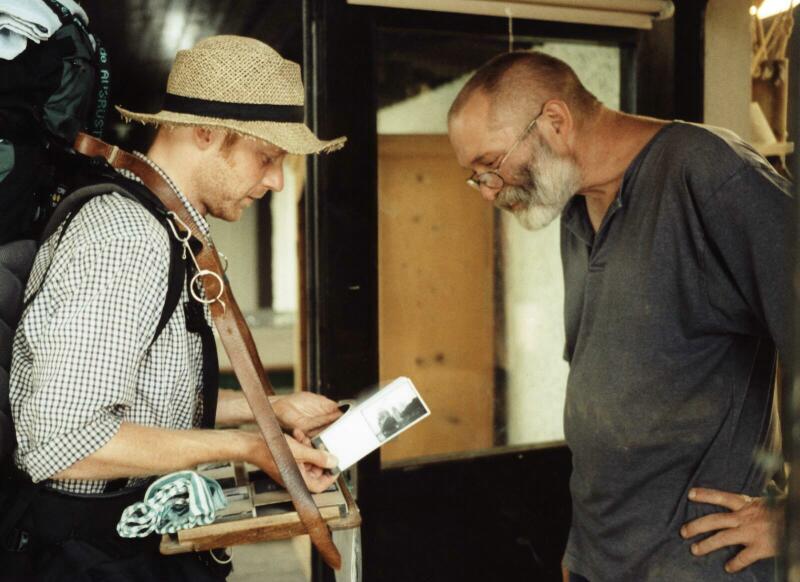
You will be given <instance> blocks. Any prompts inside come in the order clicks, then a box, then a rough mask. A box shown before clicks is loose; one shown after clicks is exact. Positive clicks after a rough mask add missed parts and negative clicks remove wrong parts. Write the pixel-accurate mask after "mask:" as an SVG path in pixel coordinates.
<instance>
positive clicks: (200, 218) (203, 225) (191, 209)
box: [133, 152, 211, 238]
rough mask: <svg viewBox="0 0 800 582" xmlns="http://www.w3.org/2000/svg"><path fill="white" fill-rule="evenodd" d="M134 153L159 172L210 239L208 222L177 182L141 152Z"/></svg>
mask: <svg viewBox="0 0 800 582" xmlns="http://www.w3.org/2000/svg"><path fill="white" fill-rule="evenodd" d="M133 153H134V155H135V156H136V157H137V158H139V159H140V160H142V161H143V162H145V163H146V164H147V165H149V166H150V167H151V168H153V169H154V170H155V171H156V172H158V174H159V175H160V176H161V177H162V178H164V181H165V182H166V183H167V184H168V185H169V187H170V188H172V191H173V192H175V194H176V195H177V196H178V199H179V200H180V201H181V203H182V204H183V206H184V208H186V211H187V212H188V213H189V216H191V217H192V219H193V220H194V221H195V223H196V224H197V226H198V228H200V232H202V233H203V235H204V236H205V237H206V238H209V237H210V235H211V229H210V228H209V226H208V222H207V221H206V219H205V218H203V216H202V215H201V214H200V213H199V212H198V211H197V209H196V208H195V207H194V206H192V203H191V202H189V199H188V198H186V196H185V195H184V194H183V192H181V190H180V188H178V186H177V185H176V184H175V182H173V181H172V179H171V178H170V177H169V176H168V175H167V173H166V172H165V171H164V170H162V169H161V167H160V166H159V165H158V164H156V163H155V162H154V161H153V160H151V159H150V158H148V157H147V156H146V155H144V154H143V153H141V152H133Z"/></svg>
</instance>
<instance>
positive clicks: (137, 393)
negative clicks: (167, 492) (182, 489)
mask: <svg viewBox="0 0 800 582" xmlns="http://www.w3.org/2000/svg"><path fill="white" fill-rule="evenodd" d="M138 155H139V156H140V157H141V158H142V159H144V160H145V161H147V162H148V163H149V164H150V165H151V166H153V167H154V168H155V169H156V170H158V171H159V173H161V174H162V176H164V173H163V171H161V170H160V169H159V168H157V167H155V164H153V162H152V161H150V160H148V159H147V158H145V157H144V156H142V155H141V154H138ZM126 175H127V176H128V177H133V178H135V176H132V175H130V173H127V174H126ZM164 177H165V178H166V176H164ZM170 183H171V182H170ZM171 185H172V186H173V188H174V184H172V183H171ZM175 190H176V192H177V188H175ZM178 194H179V196H180V198H181V200H182V201H183V203H184V205H185V206H186V208H187V209H188V211H189V212H190V214H191V215H192V217H193V218H194V220H195V221H196V222H197V224H198V225H199V226H200V228H201V229H202V230H203V231H204V234H206V235H208V224H207V223H206V221H205V220H204V219H203V218H202V217H201V216H200V215H199V214H198V213H197V211H196V210H195V209H194V208H193V207H192V206H191V204H190V203H189V202H188V200H187V199H186V198H185V197H184V196H183V195H182V194H181V193H180V192H178ZM58 235H59V232H56V234H55V235H53V236H52V237H51V238H50V239H49V240H48V241H47V242H46V243H45V244H44V245H42V248H41V249H40V250H39V253H38V254H37V256H36V260H35V262H34V266H33V270H32V272H31V277H30V280H29V282H28V286H27V289H26V291H25V295H26V300H27V299H28V297H29V296H30V295H31V294H32V293H34V292H35V291H36V290H37V289H39V291H38V294H37V295H36V296H35V298H34V300H33V301H32V302H31V304H30V305H29V307H28V308H27V310H26V311H25V313H24V315H23V318H22V321H21V322H20V325H19V327H18V329H17V333H16V336H15V338H14V347H13V356H12V365H11V379H10V398H11V408H12V412H13V416H14V422H15V427H16V431H17V442H18V448H17V451H16V453H15V461H16V463H17V466H18V467H20V468H21V469H23V470H24V471H25V472H27V473H28V474H29V475H30V476H31V478H32V479H33V480H34V481H35V482H39V481H42V480H48V479H50V478H51V477H52V476H53V475H55V474H56V473H58V472H60V471H62V470H64V469H66V468H67V467H69V466H71V465H72V464H73V463H75V462H76V461H78V460H80V459H83V458H84V457H87V456H88V455H90V454H92V453H93V452H95V451H96V450H97V449H99V448H100V447H102V446H103V445H104V444H106V443H107V442H108V441H109V440H110V439H111V438H112V437H113V436H114V435H115V434H116V433H117V431H118V429H119V426H120V424H121V423H122V422H123V421H124V422H131V423H136V424H141V425H147V426H157V427H162V428H174V429H189V428H192V427H196V426H199V423H200V419H201V417H202V398H201V394H202V379H203V375H202V351H201V340H200V337H199V336H198V335H197V334H190V333H189V332H187V330H186V318H185V315H184V310H183V309H182V307H181V306H182V305H183V303H184V302H186V301H190V300H191V299H190V298H189V296H188V293H187V291H186V286H185V285H184V289H183V293H182V296H181V300H180V302H179V303H178V307H177V308H176V309H175V311H174V313H173V314H172V317H171V318H170V319H169V321H168V322H167V325H166V327H165V328H164V329H163V331H162V332H161V334H160V335H159V337H158V338H157V339H156V340H155V342H152V340H153V336H154V333H155V329H156V326H157V323H158V320H159V318H160V317H161V312H162V310H163V308H164V302H165V298H166V293H167V287H168V271H169V258H170V243H169V239H168V238H167V237H168V234H167V230H166V229H165V227H164V225H162V224H160V223H159V222H158V221H157V220H156V219H155V218H154V217H153V215H152V214H151V213H150V212H149V211H148V210H146V209H145V208H144V207H142V206H141V205H140V204H138V203H137V202H134V201H132V200H129V199H128V198H124V197H122V196H120V195H119V194H109V195H105V196H99V197H97V198H94V199H92V200H91V201H90V202H88V203H87V204H86V205H85V206H84V207H83V209H82V210H81V211H80V212H78V214H77V215H76V216H75V218H74V219H73V221H72V223H71V224H70V225H69V227H68V229H67V231H66V234H65V235H64V237H63V239H62V240H61V242H60V243H59V244H58V246H57V248H54V247H55V246H56V245H55V241H56V240H57V239H58ZM48 265H49V269H48ZM45 274H46V278H45ZM43 279H44V282H42V280H43ZM40 286H41V288H40ZM206 317H207V318H208V310H207V309H206ZM151 342H152V345H151ZM137 482H138V480H135V479H131V480H130V481H129V485H134V484H136V483H137ZM47 486H48V487H52V488H55V489H60V490H66V491H69V492H73V493H99V492H102V491H103V490H104V488H105V486H106V481H81V480H65V481H48V483H47Z"/></svg>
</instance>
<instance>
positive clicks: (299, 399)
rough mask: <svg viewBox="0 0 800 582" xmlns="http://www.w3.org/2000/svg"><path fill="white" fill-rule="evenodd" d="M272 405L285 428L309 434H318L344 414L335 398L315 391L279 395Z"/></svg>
mask: <svg viewBox="0 0 800 582" xmlns="http://www.w3.org/2000/svg"><path fill="white" fill-rule="evenodd" d="M272 407H273V409H274V410H275V415H276V416H277V417H278V421H279V422H280V423H281V426H282V427H283V428H287V429H290V430H294V429H300V430H301V431H303V433H304V434H307V435H309V436H314V435H316V434H317V433H319V432H320V431H321V430H322V429H323V428H325V427H326V426H328V425H329V424H330V423H332V422H333V421H334V420H336V419H337V418H339V417H340V416H341V415H342V413H341V412H340V411H339V407H338V405H337V404H336V403H335V402H334V401H333V400H330V399H328V398H325V397H324V396H320V395H319V394H314V393H313V392H294V393H293V394H289V395H288V396H279V397H278V398H277V399H276V400H274V401H273V402H272Z"/></svg>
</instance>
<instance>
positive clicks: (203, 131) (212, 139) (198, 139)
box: [192, 127, 223, 151]
mask: <svg viewBox="0 0 800 582" xmlns="http://www.w3.org/2000/svg"><path fill="white" fill-rule="evenodd" d="M222 133H223V132H220V131H217V130H213V129H208V128H206V127H193V128H192V141H193V142H194V145H195V146H196V147H197V149H199V150H201V151H205V150H207V149H209V148H211V147H212V146H214V145H215V144H216V143H217V142H218V141H220V135H221V134H222Z"/></svg>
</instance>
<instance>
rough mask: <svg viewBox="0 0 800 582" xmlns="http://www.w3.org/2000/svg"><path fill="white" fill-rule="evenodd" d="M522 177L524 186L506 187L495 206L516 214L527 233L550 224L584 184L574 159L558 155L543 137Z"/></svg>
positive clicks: (499, 194) (500, 193)
mask: <svg viewBox="0 0 800 582" xmlns="http://www.w3.org/2000/svg"><path fill="white" fill-rule="evenodd" d="M523 175H524V176H525V181H524V186H506V187H504V188H503V189H502V190H500V192H499V193H498V194H497V199H496V200H495V206H497V207H498V208H501V209H502V210H507V211H509V212H511V213H513V214H514V216H516V217H517V220H519V223H520V224H521V225H522V226H523V228H526V229H527V230H539V229H541V228H544V227H545V226H547V225H548V224H550V223H551V222H552V221H553V219H555V218H556V217H557V216H558V215H559V214H561V211H562V210H564V207H565V206H566V205H567V202H569V200H570V198H572V196H574V195H575V193H576V192H577V191H578V189H579V188H580V185H581V171H580V169H579V168H578V165H577V164H576V163H575V160H573V159H572V158H570V157H567V156H564V157H561V156H558V155H556V154H555V152H553V150H552V149H551V148H550V146H549V145H547V143H545V142H543V141H542V140H541V138H540V139H539V146H538V147H537V148H536V151H535V152H534V153H533V156H532V158H531V161H530V162H528V164H527V165H526V166H525V168H524V171H523Z"/></svg>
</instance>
